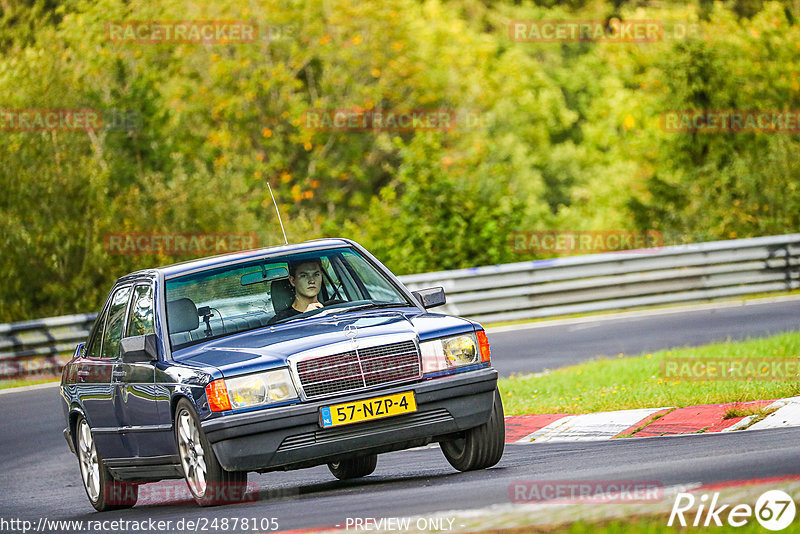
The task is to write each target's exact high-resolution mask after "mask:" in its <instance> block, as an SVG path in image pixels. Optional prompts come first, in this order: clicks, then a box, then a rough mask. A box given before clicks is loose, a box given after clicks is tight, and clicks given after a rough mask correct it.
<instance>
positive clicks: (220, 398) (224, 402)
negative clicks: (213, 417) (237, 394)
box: [206, 378, 231, 412]
mask: <svg viewBox="0 0 800 534" xmlns="http://www.w3.org/2000/svg"><path fill="white" fill-rule="evenodd" d="M206 397H208V407H209V408H211V411H212V412H221V411H223V410H230V409H231V399H230V398H228V388H227V386H225V380H223V379H222V378H220V379H219V380H214V381H213V382H211V383H210V384H209V385H207V386H206Z"/></svg>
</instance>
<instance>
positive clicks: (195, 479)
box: [175, 399, 247, 506]
mask: <svg viewBox="0 0 800 534" xmlns="http://www.w3.org/2000/svg"><path fill="white" fill-rule="evenodd" d="M175 438H176V439H177V441H178V453H179V454H180V457H181V467H182V468H183V475H184V478H185V479H186V484H187V485H188V486H189V491H190V492H191V493H192V497H194V500H195V501H196V502H197V504H199V505H200V506H215V505H218V504H230V503H236V502H241V501H242V500H243V499H244V494H245V492H246V490H247V473H246V472H241V471H226V470H225V469H223V467H222V466H221V465H220V463H219V461H218V460H217V456H216V455H215V454H214V450H213V449H212V448H211V444H210V443H209V441H208V439H206V436H205V434H204V433H203V429H202V428H201V427H200V421H199V420H198V418H197V414H195V412H194V409H192V406H191V404H189V402H188V401H186V400H183V399H181V400H180V401H179V402H178V407H177V409H176V410H175Z"/></svg>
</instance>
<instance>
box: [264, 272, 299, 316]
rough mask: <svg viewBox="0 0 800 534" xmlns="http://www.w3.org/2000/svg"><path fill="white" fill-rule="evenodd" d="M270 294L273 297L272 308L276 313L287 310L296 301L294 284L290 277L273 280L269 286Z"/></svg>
mask: <svg viewBox="0 0 800 534" xmlns="http://www.w3.org/2000/svg"><path fill="white" fill-rule="evenodd" d="M269 296H270V297H271V298H272V308H273V309H274V310H275V313H277V312H279V311H281V310H285V309H287V308H288V307H289V306H291V305H292V302H294V286H292V284H291V283H290V282H289V279H288V278H281V279H279V280H273V282H272V284H270V286H269Z"/></svg>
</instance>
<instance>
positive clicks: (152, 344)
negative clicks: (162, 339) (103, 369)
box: [119, 334, 158, 363]
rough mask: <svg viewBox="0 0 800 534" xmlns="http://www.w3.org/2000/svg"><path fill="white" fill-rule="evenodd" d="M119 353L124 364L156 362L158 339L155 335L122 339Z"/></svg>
mask: <svg viewBox="0 0 800 534" xmlns="http://www.w3.org/2000/svg"><path fill="white" fill-rule="evenodd" d="M119 352H120V354H122V361H123V362H124V363H147V362H155V361H158V338H157V337H156V335H155V334H145V335H143V336H133V337H125V338H122V340H121V341H120V342H119Z"/></svg>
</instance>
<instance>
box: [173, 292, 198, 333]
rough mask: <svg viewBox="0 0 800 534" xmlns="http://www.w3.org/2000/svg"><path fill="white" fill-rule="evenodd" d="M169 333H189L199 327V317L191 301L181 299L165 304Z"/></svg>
mask: <svg viewBox="0 0 800 534" xmlns="http://www.w3.org/2000/svg"><path fill="white" fill-rule="evenodd" d="M167 317H169V321H168V322H169V333H170V334H174V333H176V332H189V331H190V330H194V329H195V328H197V327H198V326H200V316H198V315H197V306H195V304H194V302H192V299H187V298H182V299H177V300H171V301H169V302H167Z"/></svg>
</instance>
